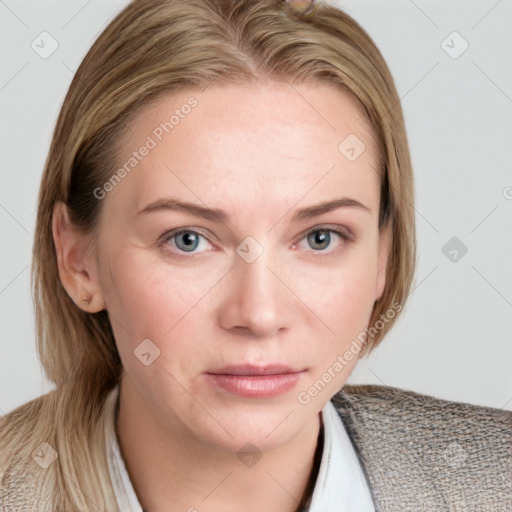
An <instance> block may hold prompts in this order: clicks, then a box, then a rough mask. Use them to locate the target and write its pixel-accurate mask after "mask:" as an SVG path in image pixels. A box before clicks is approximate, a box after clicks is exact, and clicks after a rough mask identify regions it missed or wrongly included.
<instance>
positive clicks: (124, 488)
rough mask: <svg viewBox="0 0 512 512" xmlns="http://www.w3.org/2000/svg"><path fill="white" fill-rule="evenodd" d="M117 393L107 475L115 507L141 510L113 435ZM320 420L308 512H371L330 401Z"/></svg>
mask: <svg viewBox="0 0 512 512" xmlns="http://www.w3.org/2000/svg"><path fill="white" fill-rule="evenodd" d="M118 394H119V386H116V387H115V388H114V389H113V390H112V391H111V393H110V395H109V397H108V399H107V402H106V407H107V408H108V411H109V413H110V421H107V422H106V431H105V441H106V443H107V454H108V463H109V469H110V475H111V478H112V483H113V486H114V492H115V494H116V498H117V503H118V505H119V509H120V510H121V511H122V512H142V507H141V505H140V503H139V500H138V499H137V495H136V494H135V491H134V490H133V486H132V483H131V481H130V477H129V475H128V472H127V470H126V467H125V464H124V461H123V457H122V455H121V451H120V449H119V444H118V441H117V437H116V434H115V425H114V419H115V407H116V401H117V398H118ZM322 419H323V424H324V447H323V452H322V460H321V462H320V469H319V471H318V476H317V479H316V483H315V488H314V490H313V495H312V497H311V504H310V506H309V509H308V510H309V512H339V511H343V512H375V507H374V505H373V500H372V497H371V494H370V489H369V487H368V483H367V481H366V478H365V476H364V473H363V470H362V468H361V465H360V462H359V459H358V457H357V454H356V452H355V450H354V447H353V446H352V443H351V441H350V438H349V436H348V434H347V432H346V430H345V426H344V425H343V422H342V421H341V418H340V416H339V414H338V413H337V411H336V409H335V408H334V405H333V404H332V403H331V402H328V403H327V404H326V405H325V407H324V408H323V409H322Z"/></svg>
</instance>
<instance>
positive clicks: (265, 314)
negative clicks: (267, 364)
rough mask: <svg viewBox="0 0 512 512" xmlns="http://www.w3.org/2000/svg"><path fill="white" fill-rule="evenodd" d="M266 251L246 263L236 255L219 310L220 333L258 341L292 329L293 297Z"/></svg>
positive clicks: (284, 278) (284, 277) (284, 279)
mask: <svg viewBox="0 0 512 512" xmlns="http://www.w3.org/2000/svg"><path fill="white" fill-rule="evenodd" d="M286 281H287V279H286V276H284V275H282V272H279V271H278V270H277V269H276V265H275V262H273V261H272V260H271V259H270V255H269V252H268V251H264V252H263V254H261V255H260V256H259V257H258V258H257V259H256V260H255V261H253V262H252V263H247V262H246V261H244V260H243V259H242V258H241V257H240V256H238V255H237V254H235V255H234V262H233V267H232V269H231V272H229V274H228V276H227V280H226V282H225V293H224V300H223V301H222V303H221V306H220V309H219V323H220V325H221V326H222V328H223V329H226V330H229V331H232V332H235V333H237V334H245V335H252V336H253V337H257V338H269V337H273V336H277V334H278V333H279V332H281V331H284V330H287V329H288V328H289V327H290V326H291V325H292V313H293V311H294V306H293V300H294V295H293V293H292V292H291V291H290V290H289V289H288V288H287V287H286V284H284V283H286Z"/></svg>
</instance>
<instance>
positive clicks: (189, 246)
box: [165, 229, 208, 253]
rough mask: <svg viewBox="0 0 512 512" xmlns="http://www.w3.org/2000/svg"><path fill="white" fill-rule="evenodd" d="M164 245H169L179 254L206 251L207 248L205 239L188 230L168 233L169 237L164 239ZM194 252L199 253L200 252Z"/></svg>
mask: <svg viewBox="0 0 512 512" xmlns="http://www.w3.org/2000/svg"><path fill="white" fill-rule="evenodd" d="M165 243H170V244H171V245H173V246H174V247H176V248H177V249H179V250H180V251H181V252H188V253H192V252H194V251H196V249H197V248H199V249H207V247H208V241H207V240H206V238H205V237H204V236H203V235H201V234H199V233H196V232H195V231H192V230H190V229H186V230H185V229H184V230H181V231H177V232H174V233H169V235H167V236H166V237H165ZM196 252H201V250H199V251H196Z"/></svg>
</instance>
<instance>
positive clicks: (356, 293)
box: [294, 243, 377, 345]
mask: <svg viewBox="0 0 512 512" xmlns="http://www.w3.org/2000/svg"><path fill="white" fill-rule="evenodd" d="M368 245H371V247H368ZM368 245H367V246H365V247H363V245H361V246H359V247H357V248H354V250H352V251H351V252H350V253H348V252H347V255H346V257H345V258H344V257H341V258H339V259H336V260H335V261H336V262H335V263H333V264H330V265H325V266H322V265H318V266H316V267H315V268H314V269H313V268H311V269H310V271H309V272H307V273H306V272H300V271H299V270H298V269H297V271H296V272H295V273H294V275H295V276H296V278H295V279H296V281H295V282H296V283H297V285H298V286H299V287H300V289H299V291H298V294H297V295H299V297H301V298H302V297H304V298H305V299H304V302H305V304H306V305H307V306H309V307H310V308H311V309H312V310H313V311H314V312H315V313H316V314H317V316H318V318H319V319H320V320H322V322H323V324H325V326H326V327H328V328H329V329H326V333H329V332H330V334H331V335H334V336H335V337H336V339H337V340H339V343H343V342H344V341H345V340H346V339H347V337H350V336H353V335H354V334H357V333H358V332H359V331H361V330H362V329H364V328H365V327H366V326H367V324H368V321H369V319H370V314H371V311H372V308H373V304H374V299H375V289H376V288H375V287H376V279H377V251H376V247H373V246H374V245H375V244H374V243H372V244H368ZM333 261H334V260H333ZM339 343H338V345H339Z"/></svg>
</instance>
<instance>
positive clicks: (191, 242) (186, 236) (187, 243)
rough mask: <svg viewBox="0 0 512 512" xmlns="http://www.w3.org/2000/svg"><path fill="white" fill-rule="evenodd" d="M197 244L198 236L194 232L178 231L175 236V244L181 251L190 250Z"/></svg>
mask: <svg viewBox="0 0 512 512" xmlns="http://www.w3.org/2000/svg"><path fill="white" fill-rule="evenodd" d="M198 244H199V237H198V236H197V235H196V234H195V233H191V232H187V233H180V234H179V235H178V236H177V237H176V245H177V246H178V248H179V249H182V250H183V251H187V252H191V251H193V250H194V249H196V248H197V246H198Z"/></svg>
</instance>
